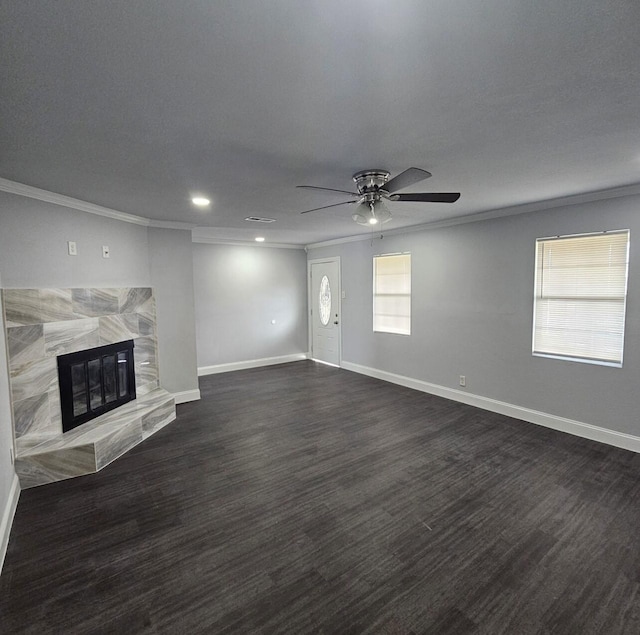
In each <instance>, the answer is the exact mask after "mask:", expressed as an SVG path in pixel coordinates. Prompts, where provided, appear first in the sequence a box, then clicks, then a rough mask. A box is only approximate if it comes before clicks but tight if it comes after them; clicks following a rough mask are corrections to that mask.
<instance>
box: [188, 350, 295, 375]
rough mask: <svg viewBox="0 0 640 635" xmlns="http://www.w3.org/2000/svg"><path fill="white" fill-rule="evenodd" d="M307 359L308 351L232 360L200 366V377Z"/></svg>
mask: <svg viewBox="0 0 640 635" xmlns="http://www.w3.org/2000/svg"><path fill="white" fill-rule="evenodd" d="M301 359H307V354H306V353H294V354H293V355H280V356H279V357H263V358H262V359H248V360H247V361H244V362H231V363H230V364H216V365H215V366H199V367H198V377H202V376H203V375H215V374H216V373H228V372H230V371H232V370H245V369H247V368H259V367H260V366H273V365H274V364H287V363H288V362H299V361H300V360H301Z"/></svg>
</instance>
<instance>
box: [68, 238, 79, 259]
mask: <svg viewBox="0 0 640 635" xmlns="http://www.w3.org/2000/svg"><path fill="white" fill-rule="evenodd" d="M67 249H68V250H69V255H70V256H77V255H78V248H77V247H76V243H75V241H74V240H68V241H67Z"/></svg>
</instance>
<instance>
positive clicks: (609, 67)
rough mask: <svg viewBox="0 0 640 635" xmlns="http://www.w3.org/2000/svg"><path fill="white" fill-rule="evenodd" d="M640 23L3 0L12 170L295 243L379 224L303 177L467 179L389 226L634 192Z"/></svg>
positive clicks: (321, 6) (500, 7)
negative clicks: (448, 198)
mask: <svg viewBox="0 0 640 635" xmlns="http://www.w3.org/2000/svg"><path fill="white" fill-rule="evenodd" d="M639 27H640V2H638V0H608V1H607V0H597V1H596V0H563V1H562V2H559V1H558V0H536V1H535V2H533V1H531V0H482V2H479V1H478V0H428V1H425V0H394V1H393V2H388V1H386V2H382V1H380V0H366V1H365V0H349V1H347V0H339V1H337V0H317V1H305V0H270V1H266V0H228V1H224V2H223V1H213V0H181V1H180V2H177V1H176V0H135V1H131V0H126V1H124V0H110V1H109V2H87V1H86V0H76V1H71V0H55V2H42V1H41V0H13V1H11V0H0V54H1V56H2V57H1V59H2V65H1V67H0V87H1V88H0V177H4V178H6V179H10V180H13V181H17V182H19V183H24V184H27V185H31V186H35V187H39V188H43V189H46V190H50V191H53V192H57V193H59V194H64V195H67V196H72V197H75V198H78V199H81V200H84V201H88V202H91V203H95V204H98V205H102V206H106V207H109V208H113V209H115V210H120V211H123V212H128V213H131V214H137V215H141V216H146V217H149V218H153V219H160V220H171V221H181V222H187V223H194V224H196V225H200V226H204V227H210V228H211V229H210V230H207V231H209V232H211V233H212V234H213V235H216V236H220V237H222V238H225V237H226V238H234V239H240V238H246V239H251V238H252V237H253V236H254V235H256V233H257V232H259V233H261V234H263V235H265V236H266V237H267V240H269V241H273V242H286V243H310V242H317V241H321V240H326V239H331V238H336V237H342V236H348V235H354V234H358V233H362V232H366V231H367V229H366V228H361V227H359V226H358V225H356V224H355V223H353V221H352V220H351V218H350V214H351V208H350V207H348V206H346V207H342V208H334V209H332V210H327V211H326V212H317V213H313V214H306V215H302V216H301V215H300V214H299V212H300V211H301V210H304V209H308V208H311V207H317V206H320V205H323V204H330V203H334V202H337V199H336V198H334V197H333V196H324V195H322V194H319V193H314V192H308V191H304V190H296V189H295V185H297V184H314V185H320V186H325V187H335V188H340V189H351V185H352V184H351V182H350V177H351V175H352V174H353V173H354V172H356V171H358V170H362V169H365V168H374V167H375V168H378V167H380V168H386V169H388V170H390V171H391V172H392V174H396V173H398V172H400V171H402V170H403V169H405V168H407V167H410V166H416V167H420V168H424V169H426V170H429V171H430V172H432V173H433V177H432V178H431V179H429V180H428V181H425V182H424V184H419V185H417V186H414V187H413V188H411V190H409V191H435V192H437V191H460V192H461V193H462V197H461V199H460V200H459V201H458V202H457V203H455V204H453V205H443V204H440V205H438V204H418V203H395V204H390V207H391V209H392V212H393V214H394V218H393V220H392V221H391V223H389V224H388V225H386V226H385V227H388V228H389V229H392V228H397V227H402V226H407V225H415V224H422V223H425V222H430V221H435V220H440V219H445V218H449V217H453V216H461V215H466V214H472V213H476V212H481V211H485V210H491V209H496V208H502V207H507V206H512V205H518V204H522V203H529V202H532V201H538V200H542V199H550V198H556V197H561V196H566V195H570V194H575V193H582V192H588V191H594V190H598V189H603V188H610V187H615V186H620V185H628V184H635V183H638V182H640V177H639V176H638V173H639V170H640V64H639V62H638V60H639V58H640V55H639V54H640V28H639ZM194 192H201V193H205V194H207V195H209V196H210V198H211V199H212V206H211V208H210V209H209V210H208V211H204V212H202V211H197V210H195V209H194V208H193V207H192V206H191V204H190V202H189V198H190V195H191V193H194ZM338 200H339V199H338ZM249 215H257V216H270V217H272V218H276V219H277V222H276V223H273V224H271V225H269V226H257V227H256V226H255V225H250V224H248V223H247V222H246V221H244V220H243V219H244V218H245V217H246V216H249Z"/></svg>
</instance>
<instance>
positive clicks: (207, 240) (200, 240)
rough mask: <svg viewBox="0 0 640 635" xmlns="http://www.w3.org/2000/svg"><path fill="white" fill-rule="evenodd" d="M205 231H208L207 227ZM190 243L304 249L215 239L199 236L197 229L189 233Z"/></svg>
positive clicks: (286, 245)
mask: <svg viewBox="0 0 640 635" xmlns="http://www.w3.org/2000/svg"><path fill="white" fill-rule="evenodd" d="M207 229H210V228H209V227H208V228H207ZM191 242H194V243H201V244H206V245H234V246H236V247H258V248H260V247H262V248H264V247H270V248H272V249H303V250H304V249H306V248H305V246H304V245H293V244H289V243H269V242H267V241H265V242H263V243H258V242H256V241H255V240H237V239H227V238H216V237H214V236H199V235H198V233H197V228H196V229H194V230H193V231H192V232H191Z"/></svg>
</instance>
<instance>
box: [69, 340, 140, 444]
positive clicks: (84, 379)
mask: <svg viewBox="0 0 640 635" xmlns="http://www.w3.org/2000/svg"><path fill="white" fill-rule="evenodd" d="M58 374H59V379H60V401H61V406H62V430H63V432H67V431H69V430H72V429H73V428H75V427H77V426H79V425H81V424H83V423H86V422H87V421H90V420H91V419H93V418H95V417H97V416H99V415H101V414H103V413H104V412H108V411H109V410H113V409H114V408H117V407H118V406H120V405H122V404H124V403H127V402H128V401H131V400H132V399H135V396H136V387H135V373H134V363H133V340H129V341H127V342H120V343H118V344H109V345H107V346H100V347H98V348H92V349H89V350H85V351H79V352H77V353H69V354H67V355H60V356H59V357H58Z"/></svg>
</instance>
